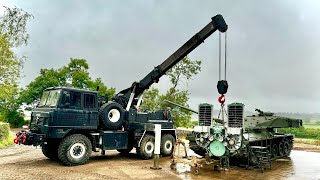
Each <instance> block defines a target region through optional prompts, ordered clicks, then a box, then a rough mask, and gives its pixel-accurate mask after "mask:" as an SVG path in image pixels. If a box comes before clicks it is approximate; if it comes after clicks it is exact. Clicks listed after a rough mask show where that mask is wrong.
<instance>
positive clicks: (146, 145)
mask: <svg viewBox="0 0 320 180" xmlns="http://www.w3.org/2000/svg"><path fill="white" fill-rule="evenodd" d="M154 148H155V145H154V136H153V135H149V134H146V135H145V136H144V137H143V139H142V141H141V144H140V147H139V148H137V153H138V155H139V156H140V157H141V159H151V158H152V157H153V152H154Z"/></svg>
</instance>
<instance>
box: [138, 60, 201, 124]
mask: <svg viewBox="0 0 320 180" xmlns="http://www.w3.org/2000/svg"><path fill="white" fill-rule="evenodd" d="M200 71H201V61H191V60H190V59H189V58H188V57H185V58H183V59H182V60H181V61H180V62H179V63H178V64H176V65H175V66H174V67H173V68H172V69H170V70H169V71H168V72H167V75H168V76H169V79H170V82H171V85H172V87H170V88H169V89H168V90H167V92H166V93H165V94H159V90H158V89H155V88H152V89H150V90H148V91H146V92H145V93H144V100H143V103H142V105H141V109H142V110H150V111H155V110H157V109H165V108H167V107H170V108H171V110H172V111H171V113H172V118H173V120H174V123H175V126H176V127H191V126H192V124H191V122H190V121H191V115H192V112H190V111H187V110H184V109H181V108H179V107H176V106H174V105H171V104H168V103H166V102H165V101H164V100H169V101H172V102H175V103H178V104H180V105H182V106H185V107H189V105H188V100H189V92H188V91H187V90H179V89H178V87H179V85H181V84H182V83H183V84H184V85H187V83H188V81H189V80H191V79H192V77H193V76H194V75H197V74H198V73H199V72H200Z"/></svg>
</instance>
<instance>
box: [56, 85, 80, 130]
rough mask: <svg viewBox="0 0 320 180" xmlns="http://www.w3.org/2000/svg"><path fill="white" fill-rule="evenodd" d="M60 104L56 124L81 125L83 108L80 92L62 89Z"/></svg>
mask: <svg viewBox="0 0 320 180" xmlns="http://www.w3.org/2000/svg"><path fill="white" fill-rule="evenodd" d="M63 97H64V98H63V99H62V105H63V108H62V109H61V110H60V111H59V114H58V119H59V122H58V124H57V125H58V126H73V127H77V126H82V121H83V116H82V114H83V110H82V103H81V92H77V91H71V90H70V91H68V90H65V91H63Z"/></svg>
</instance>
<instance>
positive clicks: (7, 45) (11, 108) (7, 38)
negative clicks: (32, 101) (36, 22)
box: [0, 7, 32, 125]
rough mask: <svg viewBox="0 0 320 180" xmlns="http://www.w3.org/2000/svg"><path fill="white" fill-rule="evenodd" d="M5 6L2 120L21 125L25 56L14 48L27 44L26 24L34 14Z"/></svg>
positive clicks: (0, 44)
mask: <svg viewBox="0 0 320 180" xmlns="http://www.w3.org/2000/svg"><path fill="white" fill-rule="evenodd" d="M5 8H6V10H5V12H4V14H3V15H2V16H1V17H0V121H5V122H8V121H14V124H15V125H19V124H20V122H21V118H22V117H20V113H18V112H17V109H18V108H19V105H20V104H19V103H18V101H17V98H18V93H19V88H18V80H19V78H20V77H21V69H22V62H23V59H24V58H25V57H22V58H19V57H17V56H16V55H15V53H14V52H13V50H12V49H13V48H16V47H19V46H21V45H26V44H27V42H28V38H29V35H28V34H27V32H26V24H27V22H28V20H29V19H30V18H31V17H32V15H31V14H28V13H27V12H25V11H23V10H22V9H19V8H16V7H15V8H7V7H5ZM12 118H15V119H12ZM22 122H23V121H22Z"/></svg>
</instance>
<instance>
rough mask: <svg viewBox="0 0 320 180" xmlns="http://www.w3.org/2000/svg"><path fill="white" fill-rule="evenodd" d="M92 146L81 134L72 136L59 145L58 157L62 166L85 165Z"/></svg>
mask: <svg viewBox="0 0 320 180" xmlns="http://www.w3.org/2000/svg"><path fill="white" fill-rule="evenodd" d="M91 151H92V145H91V142H90V140H89V139H88V138H87V137H86V136H84V135H82V134H73V135H70V136H68V137H66V138H65V139H63V140H62V142H61V143H60V145H59V148H58V157H59V160H60V161H61V162H62V164H64V165H67V166H76V165H81V164H84V163H86V162H87V161H88V160H89V157H90V155H91Z"/></svg>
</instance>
